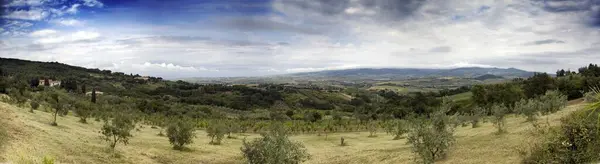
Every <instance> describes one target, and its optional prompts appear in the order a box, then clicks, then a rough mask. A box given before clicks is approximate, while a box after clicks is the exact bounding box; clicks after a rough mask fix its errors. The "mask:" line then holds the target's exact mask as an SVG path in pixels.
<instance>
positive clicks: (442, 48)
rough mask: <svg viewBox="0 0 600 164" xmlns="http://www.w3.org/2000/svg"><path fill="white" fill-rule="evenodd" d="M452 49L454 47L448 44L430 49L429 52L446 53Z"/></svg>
mask: <svg viewBox="0 0 600 164" xmlns="http://www.w3.org/2000/svg"><path fill="white" fill-rule="evenodd" d="M450 51H452V48H451V47H448V46H440V47H434V48H431V49H430V50H429V52H433V53H446V52H450Z"/></svg>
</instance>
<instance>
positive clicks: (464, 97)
mask: <svg viewBox="0 0 600 164" xmlns="http://www.w3.org/2000/svg"><path fill="white" fill-rule="evenodd" d="M471 96H473V92H465V93H460V94H455V95H452V96H449V97H448V98H450V99H451V100H454V101H462V100H467V99H470V98H471Z"/></svg>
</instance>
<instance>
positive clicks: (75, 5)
mask: <svg viewBox="0 0 600 164" xmlns="http://www.w3.org/2000/svg"><path fill="white" fill-rule="evenodd" d="M79 6H81V4H73V5H72V6H71V8H69V9H67V10H66V12H67V13H70V14H76V13H77V8H78V7H79Z"/></svg>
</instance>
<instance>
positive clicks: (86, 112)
mask: <svg viewBox="0 0 600 164" xmlns="http://www.w3.org/2000/svg"><path fill="white" fill-rule="evenodd" d="M94 108H95V106H94V105H92V104H91V103H90V102H88V101H77V102H76V103H75V108H74V110H73V112H75V114H76V115H77V116H78V117H79V122H81V123H87V118H89V117H90V116H91V115H92V112H93V111H94Z"/></svg>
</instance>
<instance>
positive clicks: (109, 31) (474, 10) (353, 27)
mask: <svg viewBox="0 0 600 164" xmlns="http://www.w3.org/2000/svg"><path fill="white" fill-rule="evenodd" d="M359 1H360V0H358V1H357V0H352V1H350V3H349V4H348V5H345V6H344V5H343V4H339V5H338V4H334V5H329V6H327V5H313V3H318V2H317V1H310V3H311V4H310V5H309V6H299V7H298V6H293V5H290V4H287V3H286V2H290V1H288V0H280V1H275V2H274V3H275V4H273V9H274V10H276V12H281V13H282V14H273V15H268V16H265V17H264V18H265V20H267V21H264V22H268V21H272V22H276V23H271V24H270V25H269V26H265V25H264V24H257V23H254V24H244V25H252V27H250V28H237V29H236V30H227V29H223V28H221V27H219V26H217V27H214V26H211V27H208V26H207V25H206V22H200V23H198V24H201V25H198V24H194V23H190V24H187V25H186V26H180V24H177V25H174V24H161V22H158V23H156V24H153V25H137V24H134V23H132V24H128V25H123V24H120V25H121V27H115V26H98V27H94V28H91V29H94V30H100V31H76V32H73V33H68V32H65V31H61V32H60V33H54V34H53V35H48V36H45V35H44V36H40V37H37V38H29V39H32V40H31V41H29V42H26V43H27V44H30V43H37V44H43V45H44V46H45V47H44V48H45V49H43V50H39V51H33V50H28V49H25V48H22V49H16V50H10V52H6V51H5V52H6V54H10V55H12V56H15V57H21V58H29V59H32V60H46V61H47V60H57V61H61V62H65V63H68V64H75V65H81V66H88V67H100V68H103V69H115V70H116V71H123V72H133V73H140V74H150V75H158V76H165V77H189V76H253V75H263V74H273V73H293V72H305V71H319V70H331V69H345V68H355V67H377V68H381V67H404V68H406V67H417V68H432V67H434V68H455V67H492V66H493V67H504V68H507V67H516V68H521V69H526V70H533V71H554V70H555V69H559V68H571V69H572V70H575V69H576V68H578V67H579V66H582V65H585V64H587V63H589V62H594V61H596V62H597V61H600V56H597V55H596V56H594V55H593V54H598V53H600V49H598V48H596V49H594V47H597V46H598V45H600V31H598V30H597V27H589V26H587V25H586V24H584V23H582V22H581V21H580V20H582V19H581V16H582V15H585V14H584V13H582V12H578V11H573V12H569V13H565V12H550V11H547V10H546V9H545V8H544V6H543V5H541V4H539V3H541V2H539V1H530V0H514V1H510V0H481V1H463V0H429V1H422V2H423V4H422V5H421V6H419V7H412V8H407V9H406V10H402V9H403V8H402V6H400V8H398V9H396V10H390V11H387V10H389V9H382V8H381V7H367V6H365V5H362V4H361V3H359ZM95 2H96V1H89V3H87V4H86V3H85V2H83V1H80V3H81V4H82V6H83V7H86V6H94V7H98V6H102V5H100V4H101V3H99V2H98V3H95ZM296 2H302V1H296ZM331 2H332V3H334V2H336V3H337V2H341V1H331ZM394 2H396V1H394ZM376 3H379V1H377V2H376ZM565 3H566V2H565ZM550 5H554V6H561V5H563V6H565V5H566V6H567V7H569V6H570V7H573V6H576V5H578V4H550ZM82 6H78V7H76V8H77V9H83V8H82ZM71 7H73V6H71ZM384 7H390V8H395V7H397V6H391V5H388V6H384ZM592 8H593V7H592ZM597 8H598V7H596V9H595V10H597ZM68 9H69V7H68V6H66V7H64V8H63V9H60V10H59V11H61V12H64V13H65V14H66V11H67V10H68ZM53 13H54V12H53ZM55 14H56V13H55ZM281 15H285V16H281ZM220 18H221V17H215V18H214V19H220ZM173 19H176V18H173ZM240 19H241V20H244V19H245V17H244V18H240ZM82 22H85V20H83V19H82V20H74V19H64V18H56V19H55V20H54V21H52V23H55V24H57V25H61V26H76V25H81V24H82ZM131 22H135V21H131ZM173 22H176V20H174V21H173ZM208 22H210V21H208ZM260 22H263V21H260ZM93 23H94V22H93V21H90V23H88V22H86V26H90V27H92V25H93ZM102 23H104V22H102ZM106 24H110V22H108V23H106ZM283 25H285V26H283ZM13 26H15V27H16V26H20V25H13ZM132 27H135V28H132ZM3 28H5V29H6V30H5V31H4V32H3V33H6V31H12V30H10V29H9V28H8V27H3ZM70 28H77V27H70ZM261 28H263V29H264V28H267V29H278V30H262V31H261V32H254V31H244V30H253V29H261ZM285 28H295V29H296V30H285ZM297 29H310V31H315V32H313V33H311V34H310V35H309V34H306V32H304V33H303V32H301V31H302V30H297ZM299 31H300V32H299ZM34 33H35V32H34ZM26 34H30V32H26ZM101 34H102V35H101ZM157 34H160V35H165V36H156V35H157ZM31 35H32V36H33V34H31ZM182 36H184V37H182ZM188 36H189V37H188ZM231 38H233V39H235V40H234V41H232V40H228V39H231ZM86 40H93V41H91V42H82V41H86ZM549 40H557V41H556V43H560V44H541V43H547V42H549ZM5 43H6V42H5ZM56 43H60V44H56ZM279 43H281V44H279ZM528 43H540V44H533V45H531V44H528ZM16 44H18V43H17V42H15V45H16ZM27 44H25V43H23V44H21V47H26V45H27ZM11 45H12V43H11ZM3 50H4V49H3ZM3 53H4V52H3ZM552 54H554V55H556V56H558V55H560V54H563V55H561V56H560V57H555V56H554V57H553V56H548V55H552ZM582 55H585V56H582ZM116 61H119V62H116ZM121 61H122V62H121ZM211 70H218V71H211Z"/></svg>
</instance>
